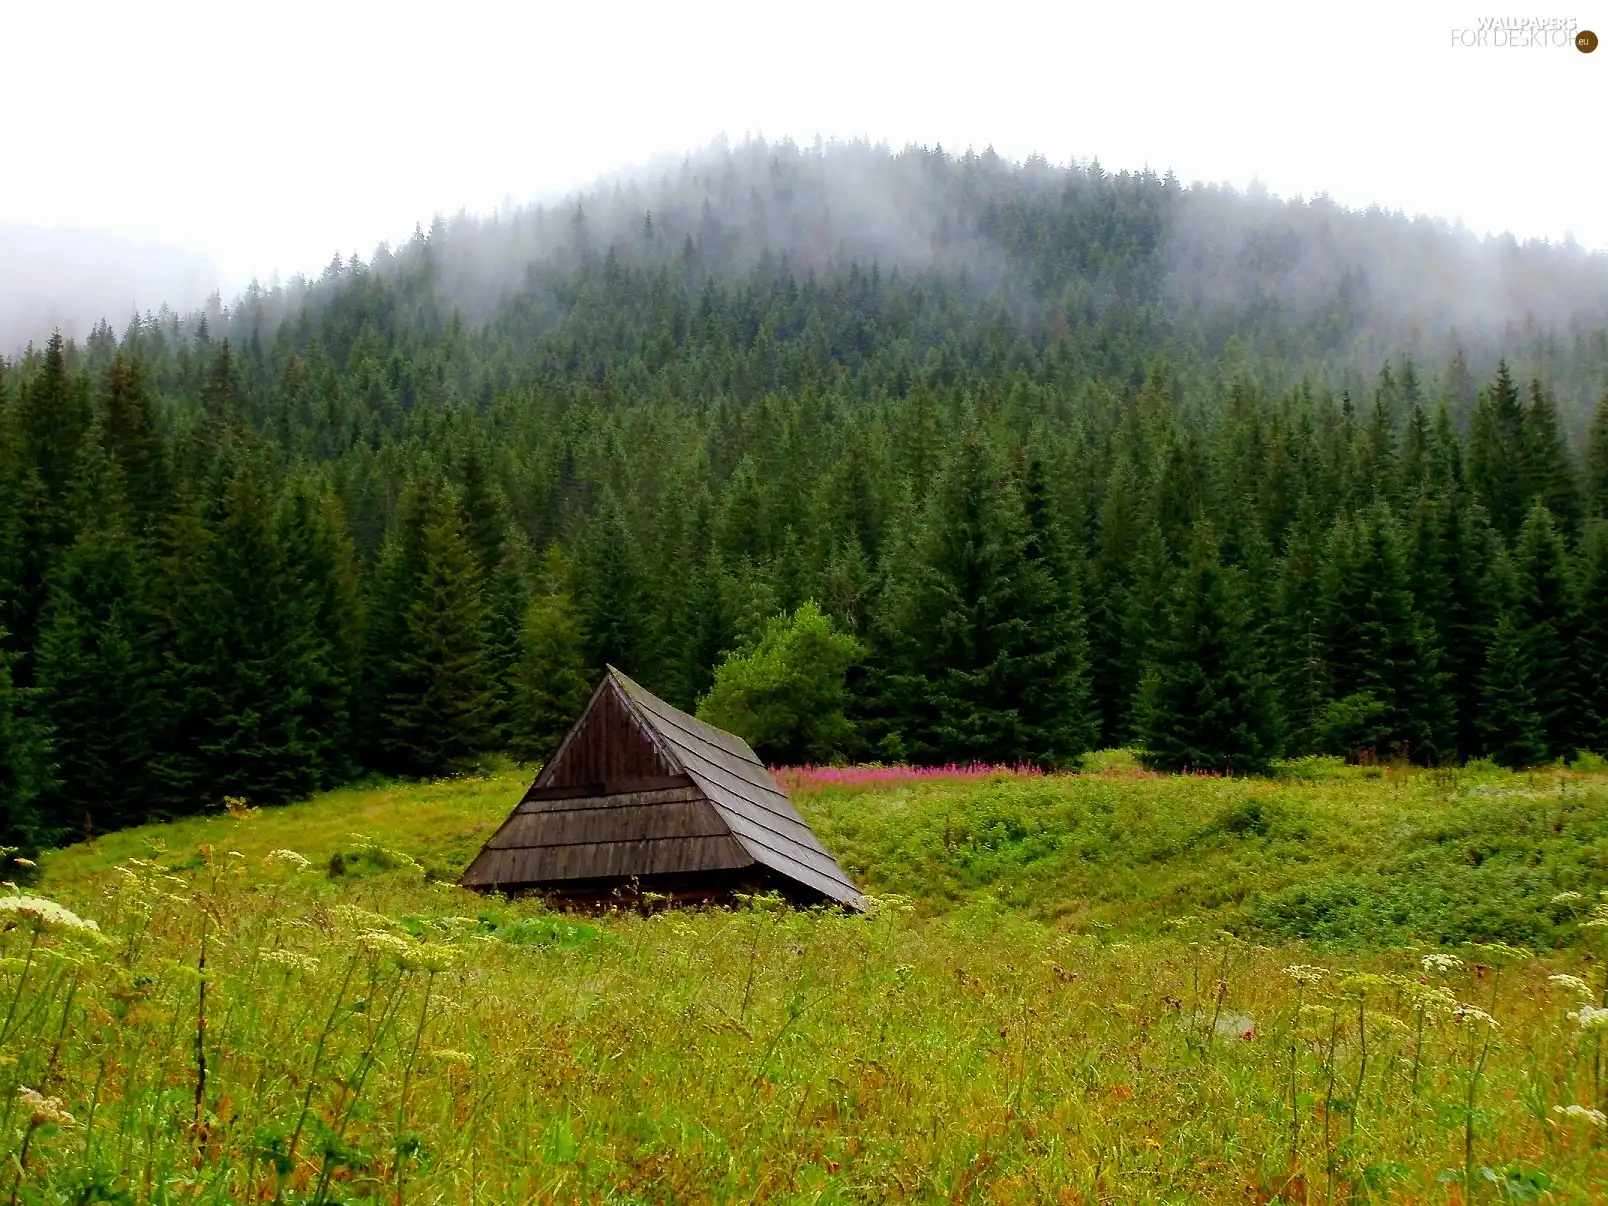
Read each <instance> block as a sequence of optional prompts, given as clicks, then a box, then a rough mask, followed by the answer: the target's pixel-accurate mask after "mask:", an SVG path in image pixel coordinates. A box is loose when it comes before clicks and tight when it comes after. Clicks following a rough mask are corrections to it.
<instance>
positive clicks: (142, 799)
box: [0, 262, 1608, 847]
mask: <svg viewBox="0 0 1608 1206" xmlns="http://www.w3.org/2000/svg"><path fill="white" fill-rule="evenodd" d="M763 271H764V272H765V273H767V274H770V275H766V276H765V277H764V279H763V280H762V281H760V282H759V283H756V281H755V280H754V279H750V278H742V279H737V280H718V279H716V278H714V277H712V276H708V275H704V276H701V277H700V276H699V275H698V274H697V272H696V268H695V266H689V267H687V269H686V275H685V277H683V278H676V279H675V280H672V279H671V278H669V277H664V276H660V277H658V278H650V277H645V276H643V275H641V274H637V275H635V276H633V275H631V273H630V272H629V271H628V270H627V269H625V268H622V267H620V266H618V265H614V266H610V265H609V264H608V263H606V262H603V263H593V264H591V266H590V267H588V268H585V269H583V270H580V275H578V276H576V277H574V278H573V279H572V280H571V282H570V284H571V287H572V293H573V296H572V297H571V298H570V302H571V303H572V305H571V309H570V311H569V313H570V320H567V321H566V322H565V323H563V324H560V325H559V326H558V327H553V328H543V329H542V330H541V331H538V330H536V329H534V328H532V327H530V326H528V325H525V324H524V323H523V322H522V321H521V318H520V314H521V303H520V302H519V301H518V300H517V299H516V300H515V301H512V302H510V303H509V305H508V306H507V307H505V308H504V309H503V310H502V311H501V312H500V314H499V315H497V316H494V317H493V318H492V319H491V320H489V321H488V322H487V323H485V324H484V325H483V326H478V327H470V326H468V325H467V324H466V323H464V322H463V321H462V319H461V318H459V317H455V316H453V315H451V314H443V313H442V312H440V311H439V310H438V309H436V308H434V307H432V306H431V305H430V304H428V302H427V300H426V299H425V298H424V297H423V295H422V294H421V292H420V291H421V290H424V291H425V292H426V293H427V288H426V285H425V284H418V283H415V284H412V285H410V284H409V283H407V282H405V281H404V282H397V281H385V280H381V279H378V278H376V277H375V276H374V274H372V273H370V272H367V271H366V270H364V269H363V268H362V267H361V266H356V267H352V268H350V269H349V270H347V269H339V270H332V276H331V283H330V294H329V296H328V297H326V298H324V299H323V300H322V301H321V302H320V303H319V304H317V305H313V304H311V303H309V304H308V305H307V306H306V307H304V309H303V310H302V311H301V312H300V313H299V314H298V315H296V316H295V317H294V318H293V319H287V320H286V321H285V322H283V323H281V324H280V325H279V326H277V327H274V328H271V329H269V328H263V327H255V326H252V325H251V324H250V323H249V322H247V321H246V320H245V319H244V318H242V317H241V316H240V315H236V316H234V317H233V318H232V319H231V320H230V322H229V323H228V326H227V331H228V336H227V337H214V335H213V334H212V333H211V330H210V328H209V324H208V322H207V321H206V319H205V318H202V319H201V320H200V321H199V322H183V323H181V322H180V321H179V320H178V319H177V318H176V317H173V316H164V317H161V318H158V319H136V320H135V321H134V322H133V323H131V324H130V326H129V328H128V329H127V331H126V332H125V333H124V334H123V335H122V336H120V337H119V336H117V335H116V334H115V333H114V332H112V331H111V329H110V328H109V327H105V326H104V325H103V326H102V327H101V328H98V329H97V331H96V332H95V333H94V334H93V335H92V336H91V337H90V338H89V339H87V340H86V341H85V342H84V343H83V344H81V345H79V344H74V343H71V342H69V341H66V340H64V339H62V338H61V337H60V336H59V335H58V336H57V337H55V338H52V339H51V340H50V341H49V342H48V343H47V344H46V345H45V346H44V347H43V348H41V349H31V350H30V351H29V352H28V353H27V354H26V355H24V356H22V357H19V358H17V359H16V360H12V361H7V362H5V363H4V366H3V368H0V449H3V450H0V608H3V612H0V628H3V630H4V635H3V637H0V650H3V659H0V758H3V772H4V773H3V777H0V802H3V804H4V807H5V810H6V812H5V821H4V824H5V828H6V834H5V836H4V838H3V839H0V840H3V841H5V842H6V843H7V844H11V845H17V846H23V847H34V846H38V845H39V844H41V843H49V842H55V841H60V840H66V839H69V838H72V837H74V836H79V835H83V834H91V833H95V832H100V831H103V830H106V829H109V828H114V827H117V826H121V825H126V824H132V823H137V822H140V821H143V820H145V819H146V818H148V817H153V816H171V815H178V814H182V813H186V812H192V811H196V810H198V809H202V808H206V807H209V806H215V805H216V804H217V803H218V802H219V801H220V800H221V799H222V798H224V797H226V796H238V797H242V798H245V799H248V800H250V801H252V802H254V803H272V802H278V801H284V800H288V799H293V798H296V797H299V796H302V795H305V794H307V793H309V792H312V791H315V790H319V789H321V788H324V787H328V786H331V785H334V784H338V783H341V782H346V781H350V780H352V779H353V778H356V777H359V776H362V775H365V774H369V773H381V774H386V775H400V776H433V775H441V774H450V773H454V772H457V771H461V770H464V769H466V768H469V767H472V766H474V765H475V764H476V763H477V761H479V760H480V759H483V758H484V757H486V756H488V755H490V754H493V753H497V752H502V751H507V752H511V753H513V754H514V755H516V756H519V757H522V758H527V759H536V758H540V757H542V756H544V755H545V754H546V753H547V752H548V751H549V750H550V749H551V747H552V745H553V743H554V742H555V740H556V739H557V737H558V735H560V734H561V733H562V731H563V729H564V728H565V727H566V726H567V724H568V723H569V721H570V720H571V719H572V718H573V716H574V715H575V713H576V711H577V710H578V708H579V706H580V705H581V703H583V702H584V699H585V697H586V694H587V693H588V691H589V690H590V688H591V686H592V685H593V683H594V682H595V680H596V677H597V675H598V674H599V673H600V670H601V667H603V666H604V665H605V664H613V665H617V666H619V667H621V668H622V669H624V670H625V671H626V672H627V673H629V674H631V675H632V676H633V677H635V678H636V679H638V680H639V681H641V682H642V683H643V684H644V685H646V686H648V687H649V688H650V689H652V690H654V691H655V692H657V693H658V694H660V695H662V696H663V697H665V698H666V699H668V700H670V701H671V702H673V703H675V704H677V705H678V706H681V707H684V708H688V709H692V708H695V707H697V706H698V704H699V702H700V701H703V700H712V701H713V703H712V704H711V706H712V707H715V708H716V711H717V712H718V713H719V714H722V715H733V716H739V717H740V716H743V715H750V716H751V715H753V714H754V713H755V709H754V708H753V707H750V706H748V705H747V704H744V703H743V702H742V699H739V698H738V697H739V696H742V697H743V698H744V699H747V700H748V701H749V702H750V703H751V702H752V699H753V698H754V697H755V696H754V694H753V693H754V692H755V691H758V692H760V693H763V692H765V691H770V692H771V696H773V697H775V698H776V699H780V701H781V702H780V704H777V705H776V706H778V707H781V708H782V710H781V711H780V712H775V711H774V710H773V713H772V716H773V720H774V717H775V716H784V717H792V719H788V720H786V721H785V722H776V723H770V724H768V725H766V724H759V727H758V728H756V729H755V730H754V733H753V735H754V737H755V740H756V745H757V746H758V748H759V750H760V752H761V754H763V755H764V756H766V757H768V758H770V759H772V760H775V761H797V760H805V759H809V760H826V759H832V758H856V759H868V758H869V759H882V760H903V761H914V762H924V763H934V762H949V761H968V760H972V759H985V760H989V761H1007V762H1009V761H1023V762H1033V763H1037V764H1041V765H1045V766H1051V767H1054V766H1064V765H1068V764H1070V763H1071V762H1073V761H1074V760H1075V759H1076V758H1077V757H1078V756H1079V755H1080V754H1081V753H1082V752H1083V751H1086V750H1089V749H1092V748H1098V747H1105V746H1114V745H1124V744H1133V745H1137V746H1139V747H1141V748H1143V749H1144V750H1145V751H1146V753H1147V757H1148V758H1149V759H1150V760H1151V761H1152V763H1153V764H1155V765H1157V766H1160V767H1166V768H1174V769H1195V770H1214V771H1217V770H1221V771H1235V772H1255V771H1258V770H1261V769H1264V768H1266V767H1267V765H1268V764H1269V763H1270V762H1271V761H1272V760H1273V759H1275V758H1278V757H1281V756H1292V755H1300V754H1305V753H1314V752H1322V753H1331V754H1338V755H1342V756H1347V757H1377V758H1395V757H1400V758H1408V759H1412V760H1415V761H1419V762H1425V763H1444V762H1459V761H1463V760H1466V759H1470V758H1478V757H1489V758H1495V759H1497V760H1499V761H1502V762H1504V763H1507V764H1510V765H1526V764H1533V763H1540V762H1546V761H1550V760H1553V759H1556V758H1567V757H1572V756H1574V755H1575V754H1576V753H1577V752H1579V751H1585V750H1595V751H1603V750H1608V664H1605V658H1608V401H1604V402H1599V403H1597V404H1596V407H1595V411H1594V415H1595V417H1594V418H1592V419H1591V420H1590V422H1589V428H1588V430H1587V432H1586V437H1585V439H1584V440H1583V441H1579V440H1574V441H1572V440H1571V439H1570V437H1569V435H1568V430H1567V429H1568V426H1569V424H1568V423H1567V422H1566V420H1565V419H1564V418H1563V417H1561V416H1560V411H1559V406H1558V403H1557V400H1556V397H1555V395H1554V392H1553V387H1552V386H1550V385H1548V384H1547V383H1546V381H1544V380H1543V379H1541V378H1539V377H1538V378H1536V379H1534V380H1526V381H1522V382H1521V381H1520V380H1518V379H1516V378H1515V376H1514V374H1513V373H1512V372H1511V371H1510V370H1509V368H1508V366H1507V364H1506V363H1505V362H1503V363H1501V364H1499V365H1497V366H1496V368H1495V370H1494V372H1493V373H1491V374H1490V376H1489V378H1488V379H1487V380H1485V381H1484V382H1479V381H1477V380H1476V378H1475V376H1474V373H1473V371H1472V370H1471V369H1470V367H1469V366H1468V365H1467V364H1466V363H1465V362H1464V361H1463V360H1462V358H1461V357H1458V356H1454V357H1453V358H1452V359H1451V360H1449V361H1448V362H1447V363H1445V364H1443V365H1439V366H1436V371H1435V372H1434V373H1433V374H1430V375H1425V374H1424V370H1423V367H1422V366H1419V365H1417V364H1415V363H1414V362H1413V361H1412V360H1410V359H1407V358H1405V357H1400V356H1397V357H1394V358H1392V359H1391V360H1390V361H1388V362H1386V363H1385V364H1383V366H1382V367H1381V368H1380V370H1379V371H1378V373H1377V376H1376V377H1375V378H1374V379H1373V380H1371V381H1369V382H1367V383H1366V385H1365V386H1360V387H1359V388H1358V389H1357V390H1355V391H1352V390H1348V389H1344V388H1342V389H1336V388H1335V387H1334V386H1333V384H1331V383H1328V382H1326V381H1325V379H1324V378H1323V376H1322V375H1321V374H1319V375H1318V376H1316V377H1306V378H1303V379H1301V380H1297V381H1296V382H1295V383H1293V384H1289V383H1285V382H1282V381H1281V379H1279V378H1277V377H1276V376H1275V375H1272V374H1269V373H1267V372H1265V371H1262V370H1263V369H1264V368H1265V366H1264V365H1263V364H1261V362H1259V361H1258V360H1257V359H1256V358H1255V357H1254V356H1248V355H1247V354H1246V353H1245V351H1244V349H1243V348H1240V347H1238V346H1237V345H1235V344H1234V343H1233V341H1230V346H1229V347H1228V348H1227V349H1226V350H1224V351H1223V352H1222V354H1221V355H1206V354H1204V353H1200V352H1191V351H1189V350H1188V349H1180V348H1179V347H1177V346H1161V347H1155V346H1150V345H1148V344H1146V342H1145V340H1144V339H1143V338H1142V337H1141V335H1142V333H1140V332H1137V331H1136V329H1135V328H1133V327H1131V326H1121V325H1111V324H1107V325H1105V326H1102V325H1101V324H1100V322H1099V321H1097V320H1096V319H1089V320H1087V321H1081V322H1079V323H1077V324H1074V327H1073V328H1072V329H1071V333H1070V334H1068V335H1067V342H1065V343H1056V342H1055V341H1054V340H1053V339H1051V338H1049V337H1048V336H1045V337H1044V338H1040V335H1033V334H1023V333H1022V332H1021V331H1016V332H1015V333H1012V329H1011V327H1010V325H1009V323H1008V322H1006V321H1005V320H1004V319H1001V320H1000V323H999V325H997V326H994V327H991V326H989V324H988V323H987V322H984V321H983V319H982V318H980V317H979V313H978V312H975V311H970V310H967V311H965V312H964V315H963V320H952V319H951V318H945V317H943V316H944V314H945V313H946V307H949V308H950V309H953V308H954V307H955V306H957V305H959V302H958V301H956V299H957V298H960V297H962V296H963V294H962V293H960V292H951V291H950V289H951V286H952V284H953V282H946V281H945V280H944V279H943V278H941V277H937V276H933V277H929V278H910V279H905V280H889V281H886V282H884V281H882V280H881V279H880V277H879V276H878V274H877V273H876V272H875V270H874V268H871V269H865V270H862V269H861V268H859V267H854V268H853V269H852V271H849V272H847V273H846V274H845V275H843V276H842V277H841V278H837V279H832V280H825V281H811V282H805V283H804V284H802V285H800V284H798V283H797V282H794V283H793V284H792V285H791V286H790V285H789V284H788V283H787V281H786V279H784V278H782V277H778V276H776V275H775V271H776V270H775V269H774V266H772V267H766V268H765V269H763ZM611 274H612V275H611ZM655 279H657V280H658V283H657V284H655ZM778 282H779V283H778ZM655 289H658V290H659V291H660V292H659V300H660V303H662V304H661V306H660V308H661V310H662V311H663V313H664V314H672V317H670V318H664V317H663V314H661V318H662V319H663V321H662V322H661V323H660V324H659V325H657V326H656V325H655V324H654V323H653V322H652V321H649V319H648V318H642V320H641V321H640V322H639V321H637V318H638V317H640V314H641V312H642V311H643V310H644V309H648V310H651V309H652V308H653V306H654V304H655V302H654V300H653V299H654V297H655V293H654V290H655ZM756 298H768V299H770V300H769V301H767V302H764V304H763V305H761V304H759V303H758V302H756V300H755V299H756ZM967 304H968V305H971V304H972V303H969V302H968V303H967ZM976 304H977V305H979V306H981V305H984V303H982V302H978V303H976ZM756 306H758V308H757V309H756V308H755V307H756ZM765 306H771V307H773V309H774V308H775V307H781V309H777V310H774V313H772V314H771V317H770V318H766V317H765V313H766V311H765ZM787 307H792V309H791V310H787ZM784 312H785V313H786V314H790V315H791V317H787V318H785V319H784V317H782V315H783V314H784ZM674 315H679V316H680V317H674ZM912 315H924V316H925V317H923V318H921V319H920V322H919V324H917V326H912V325H911V324H912V323H913V322H916V320H915V319H914V318H912V317H911V316H912ZM968 315H969V316H968ZM745 316H749V317H752V318H753V320H754V321H753V322H752V323H750V321H749V317H745ZM901 316H902V317H901ZM582 318H584V321H582ZM784 327H785V328H787V329H786V330H784V329H783V328H784ZM918 327H919V330H918ZM1040 334H1042V333H1040ZM1046 340H1048V342H1046ZM1583 346H1585V347H1587V349H1588V352H1587V353H1582V355H1584V356H1586V359H1584V360H1581V361H1580V362H1579V363H1578V364H1577V365H1576V367H1575V369H1574V370H1572V371H1573V372H1575V374H1576V375H1579V374H1580V373H1583V372H1589V371H1591V370H1590V368H1589V366H1590V363H1591V361H1590V358H1589V347H1590V346H1593V345H1591V344H1590V343H1589V341H1587V343H1586V344H1585V345H1583ZM722 667H725V669H724V670H723V671H722V676H721V678H720V680H719V682H720V687H721V689H720V691H718V692H712V688H715V687H716V686H717V670H720V669H721V668H722ZM778 682H782V683H791V684H793V685H792V686H791V687H789V688H787V689H786V690H781V691H780V694H779V695H778V690H779V689H778V688H777V687H776V685H775V684H776V683H778ZM756 684H757V685H756ZM744 691H747V692H748V693H749V694H748V695H747V696H743V692H744ZM789 691H791V692H792V697H791V698H793V699H794V702H793V704H789V703H788V698H790V697H789V696H788V692H789ZM802 698H807V699H808V700H810V701H814V702H811V703H809V704H808V706H807V707H804V705H798V704H797V700H798V699H802ZM734 700H735V701H736V702H734ZM772 702H773V703H774V702H775V700H774V699H773V701H772ZM784 705H785V706H784ZM766 706H767V707H769V706H771V705H769V704H767V705H766ZM787 707H794V709H795V710H794V711H793V712H788V711H787V710H786V709H787ZM798 707H804V712H805V713H809V714H808V715H805V714H803V713H800V712H798V710H797V708H798ZM811 709H814V711H813V712H812V711H811ZM755 723H756V724H758V722H757V721H756V722H755Z"/></svg>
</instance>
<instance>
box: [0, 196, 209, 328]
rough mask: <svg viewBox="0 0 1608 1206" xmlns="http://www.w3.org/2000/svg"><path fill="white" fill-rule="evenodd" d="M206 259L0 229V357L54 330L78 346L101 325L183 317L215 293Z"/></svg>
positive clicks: (118, 241) (66, 233)
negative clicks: (172, 314) (147, 315)
mask: <svg viewBox="0 0 1608 1206" xmlns="http://www.w3.org/2000/svg"><path fill="white" fill-rule="evenodd" d="M218 283H219V279H218V271H217V268H216V267H215V266H214V264H213V263H212V261H211V260H210V259H208V258H207V257H206V256H204V255H201V254H198V253H196V252H193V251H186V250H182V249H179V248H176V247H171V246H163V245H160V244H151V243H142V242H138V241H135V240H131V239H128V238H125V237H123V236H120V235H116V234H112V233H110V232H107V231H101V230H72V229H63V230H56V229H50V228H46V227H39V226H24V225H18V224H8V223H0V353H7V354H9V353H15V352H17V351H20V350H21V349H23V348H24V347H26V345H27V344H29V343H43V342H44V340H45V338H46V337H47V336H49V334H50V333H51V332H52V331H53V330H56V329H58V328H59V329H60V330H61V332H62V334H63V335H66V336H67V337H68V338H70V339H82V338H83V337H84V336H85V335H87V334H88V333H89V331H90V329H91V328H92V327H93V326H94V325H95V324H96V323H98V322H100V321H102V320H103V319H104V320H105V321H107V322H109V323H111V324H112V326H113V327H114V328H116V329H119V330H121V329H122V327H123V326H124V325H125V324H126V323H127V322H128V320H129V318H130V317H131V316H132V315H134V314H135V313H137V312H140V313H143V312H146V311H155V310H157V309H159V308H160V307H161V306H162V305H163V304H166V305H168V306H169V307H170V308H172V309H175V310H178V311H181V312H185V313H188V312H190V311H193V310H195V309H196V308H197V307H199V306H200V305H201V304H202V303H203V301H204V300H205V299H206V297H207V295H208V294H210V293H212V292H214V291H215V290H216V289H217V288H218Z"/></svg>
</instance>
